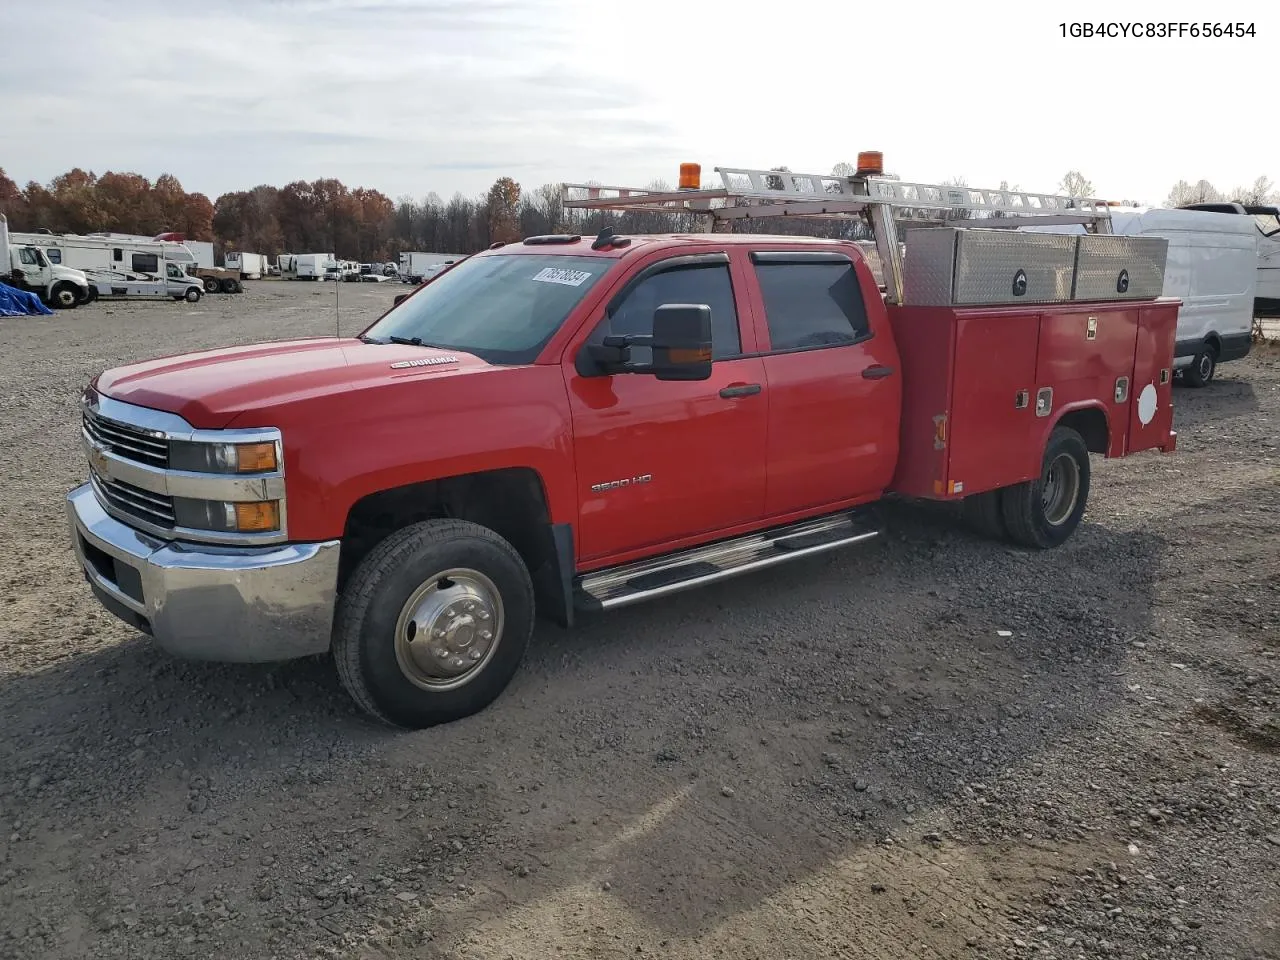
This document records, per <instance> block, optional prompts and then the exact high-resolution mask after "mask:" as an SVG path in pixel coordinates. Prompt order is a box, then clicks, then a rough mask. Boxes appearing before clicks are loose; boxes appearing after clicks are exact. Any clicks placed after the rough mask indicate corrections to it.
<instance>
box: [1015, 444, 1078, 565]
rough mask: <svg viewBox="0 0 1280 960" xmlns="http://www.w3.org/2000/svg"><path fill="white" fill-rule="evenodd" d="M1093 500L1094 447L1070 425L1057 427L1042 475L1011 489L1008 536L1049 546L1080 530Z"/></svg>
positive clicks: (1028, 543)
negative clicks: (1091, 460) (1091, 453)
mask: <svg viewBox="0 0 1280 960" xmlns="http://www.w3.org/2000/svg"><path fill="white" fill-rule="evenodd" d="M1088 499H1089V448H1088V447H1086V446H1085V442H1084V439H1083V438H1082V437H1081V436H1080V434H1079V433H1077V432H1076V431H1075V430H1072V429H1071V428H1070V427H1057V428H1055V429H1054V431H1053V433H1051V434H1050V435H1049V442H1048V443H1047V444H1046V445H1045V450H1044V459H1043V461H1042V465H1041V468H1040V476H1039V478H1038V479H1036V480H1031V481H1028V482H1026V483H1019V484H1015V485H1014V486H1012V487H1006V488H1005V490H1004V491H1003V493H1002V495H1001V498H1000V502H1001V513H1002V514H1003V517H1004V524H1005V528H1006V530H1007V531H1008V535H1009V539H1010V540H1011V541H1013V542H1014V543H1016V544H1018V545H1019V546H1024V547H1033V548H1035V549H1038V550H1047V549H1050V548H1052V547H1056V546H1060V545H1061V544H1063V543H1065V542H1066V541H1067V539H1068V538H1069V537H1070V536H1071V534H1072V533H1074V532H1075V529H1076V527H1078V526H1079V525H1080V520H1081V518H1082V517H1083V516H1084V510H1085V504H1086V503H1087V502H1088Z"/></svg>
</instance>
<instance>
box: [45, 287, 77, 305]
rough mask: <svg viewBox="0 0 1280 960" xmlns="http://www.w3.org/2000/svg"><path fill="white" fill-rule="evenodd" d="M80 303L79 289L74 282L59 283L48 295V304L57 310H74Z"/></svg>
mask: <svg viewBox="0 0 1280 960" xmlns="http://www.w3.org/2000/svg"><path fill="white" fill-rule="evenodd" d="M79 304H80V291H79V290H77V289H76V287H75V284H71V283H60V284H58V285H57V286H55V287H54V288H53V292H52V293H51V294H50V295H49V305H50V306H52V307H54V308H55V309H57V310H74V309H75V308H76V307H77V306H79Z"/></svg>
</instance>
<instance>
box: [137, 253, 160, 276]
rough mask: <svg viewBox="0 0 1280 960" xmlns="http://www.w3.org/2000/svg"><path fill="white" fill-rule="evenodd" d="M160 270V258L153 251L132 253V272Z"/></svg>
mask: <svg viewBox="0 0 1280 960" xmlns="http://www.w3.org/2000/svg"><path fill="white" fill-rule="evenodd" d="M159 270H160V258H159V257H158V256H157V255H156V254H154V253H135V254H134V255H133V272H134V273H156V272H158V271H159Z"/></svg>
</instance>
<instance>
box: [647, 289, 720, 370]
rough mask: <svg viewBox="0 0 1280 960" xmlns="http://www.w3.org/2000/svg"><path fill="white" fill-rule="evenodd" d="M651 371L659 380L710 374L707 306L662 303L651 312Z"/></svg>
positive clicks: (709, 320) (709, 317) (709, 312)
mask: <svg viewBox="0 0 1280 960" xmlns="http://www.w3.org/2000/svg"><path fill="white" fill-rule="evenodd" d="M650 367H651V370H652V373H653V375H654V376H655V377H657V379H659V380H707V379H709V378H710V377H711V308H710V307H709V306H707V305H706V304H705V303H698V304H693V303H664V304H663V305H662V306H660V307H659V308H658V309H657V310H655V311H654V312H653V360H652V361H651V363H650Z"/></svg>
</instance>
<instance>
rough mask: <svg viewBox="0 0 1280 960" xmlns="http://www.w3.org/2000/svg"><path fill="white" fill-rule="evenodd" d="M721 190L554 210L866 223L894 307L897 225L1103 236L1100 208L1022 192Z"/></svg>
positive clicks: (766, 180)
mask: <svg viewBox="0 0 1280 960" xmlns="http://www.w3.org/2000/svg"><path fill="white" fill-rule="evenodd" d="M715 172H716V173H717V174H719V176H720V181H721V184H722V186H720V187H713V188H709V189H687V190H672V191H654V190H645V189H637V188H634V187H609V186H603V185H599V184H587V183H564V184H561V193H560V195H561V204H562V205H563V206H564V207H565V208H567V209H572V210H611V211H632V212H666V213H687V214H695V215H699V216H700V217H702V218H703V219H704V221H709V226H710V230H711V231H712V232H722V231H726V230H731V229H732V221H735V220H758V219H765V218H770V217H810V218H813V217H817V218H825V219H850V218H858V219H867V218H869V219H870V221H871V223H872V226H873V228H874V233H875V238H876V247H877V249H878V250H879V253H880V260H881V264H882V269H883V270H884V280H885V286H886V295H887V296H888V298H889V300H890V302H894V303H900V302H901V294H902V255H901V249H900V246H899V243H898V231H897V224H898V223H899V222H904V223H908V224H919V225H928V224H934V225H942V224H953V225H954V224H957V223H964V224H966V225H969V226H975V227H983V228H1000V229H1016V228H1018V227H1022V226H1051V225H1059V224H1081V225H1083V226H1084V228H1085V230H1086V231H1087V232H1089V233H1110V232H1111V215H1110V212H1109V211H1108V208H1107V204H1106V203H1104V202H1103V201H1101V200H1096V199H1093V198H1091V197H1069V196H1058V195H1054V194H1046V193H1031V192H1028V191H1025V190H989V189H979V188H974V187H967V186H951V185H946V184H930V183H911V182H906V181H902V180H898V179H896V178H893V177H889V176H884V175H879V174H878V175H870V174H867V175H863V174H855V175H854V176H849V177H841V176H835V175H832V174H808V173H794V172H792V171H790V170H752V169H747V168H743V167H716V168H715Z"/></svg>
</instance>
